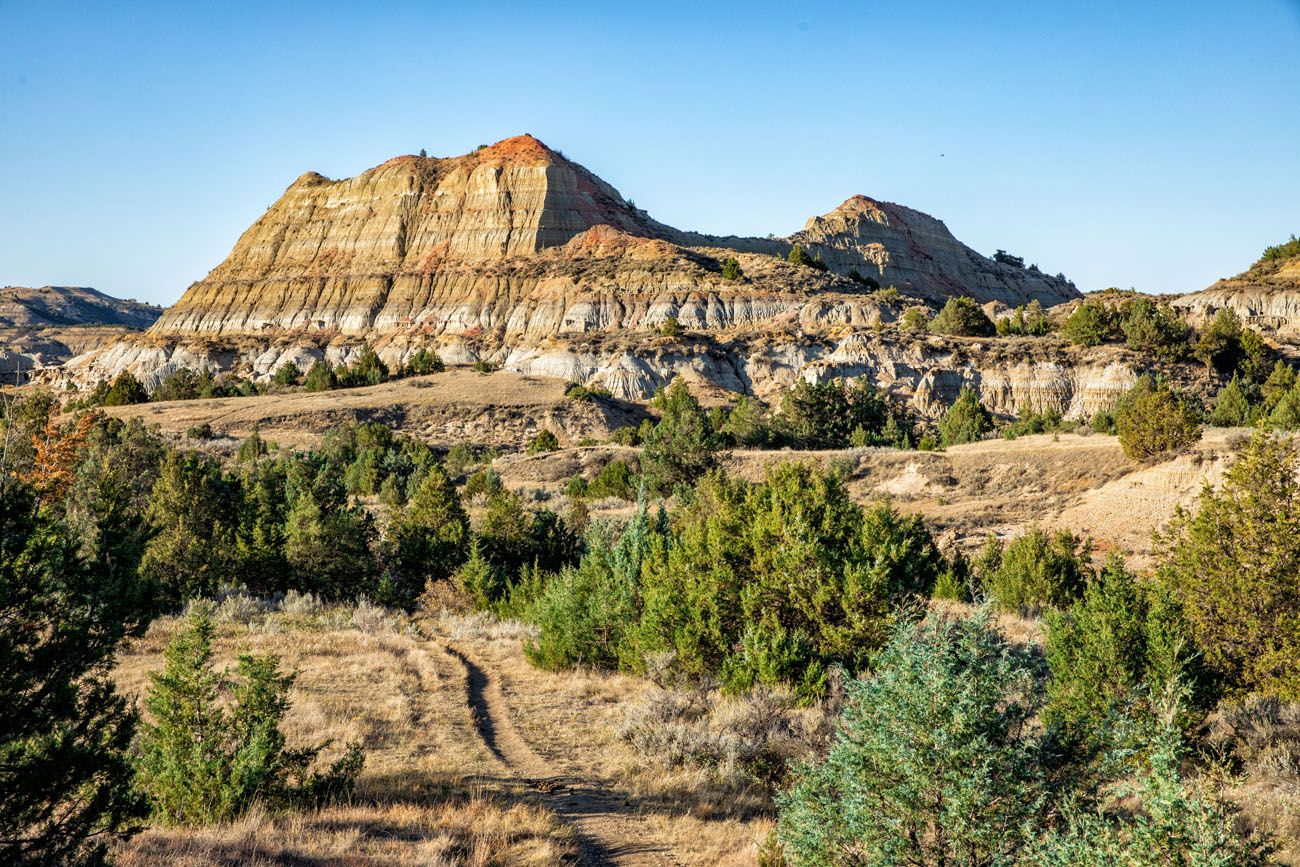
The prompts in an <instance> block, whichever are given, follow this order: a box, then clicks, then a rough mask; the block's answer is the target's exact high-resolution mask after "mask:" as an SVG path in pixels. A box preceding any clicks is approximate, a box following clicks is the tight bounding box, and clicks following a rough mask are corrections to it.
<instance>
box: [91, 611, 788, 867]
mask: <svg viewBox="0 0 1300 867" xmlns="http://www.w3.org/2000/svg"><path fill="white" fill-rule="evenodd" d="M352 611H353V610H352V609H348V608H341V609H326V610H325V611H323V612H322V613H318V614H313V615H310V616H299V615H290V614H285V613H282V612H273V613H270V614H261V615H256V616H253V617H252V618H251V619H250V620H249V622H247V623H244V622H239V619H235V620H233V621H231V620H226V621H225V622H223V623H222V625H221V626H220V630H219V641H218V664H219V665H223V664H224V665H230V664H233V661H234V659H235V656H236V655H237V654H238V653H241V652H255V653H274V654H277V655H279V656H280V657H281V659H282V662H283V665H284V667H285V668H286V669H288V670H293V671H297V672H298V673H299V676H298V681H297V684H296V685H295V687H294V690H293V706H292V709H291V711H290V714H289V716H288V718H287V722H286V726H285V728H286V734H287V735H288V738H289V743H290V745H291V746H292V745H301V744H309V743H314V742H320V741H321V740H326V739H332V740H333V741H334V742H335V743H336V744H339V745H341V744H343V743H345V742H347V741H349V740H361V741H362V742H363V743H364V744H365V745H366V766H365V769H364V771H363V772H362V775H361V777H360V778H359V780H358V785H357V789H356V792H355V795H354V797H353V798H352V800H351V802H350V803H347V804H340V805H336V806H332V807H329V808H326V809H322V810H320V811H316V812H309V813H305V814H296V813H295V814H289V815H279V816H276V815H269V814H267V813H265V812H263V811H254V812H253V813H251V814H249V815H247V816H245V817H243V818H242V819H240V820H238V821H236V822H233V823H231V824H227V825H220V826H216V827H208V828H202V829H198V830H194V829H165V828H149V829H146V830H145V831H143V832H142V833H140V834H139V835H137V836H135V837H134V838H132V839H131V840H129V841H128V842H126V843H124V844H122V845H121V846H120V847H119V850H118V852H117V857H118V860H119V863H120V864H122V865H127V867H135V865H140V867H144V865H154V864H176V865H195V867H197V865H209V864H230V865H234V864H264V865H272V864H275V865H279V864H294V865H301V864H311V865H362V864H365V865H370V864H394V865H417V864H418V865H452V864H472V865H488V864H521V865H533V864H537V865H540V864H554V863H564V862H586V861H590V862H592V863H606V862H608V863H619V864H681V865H692V864H713V865H731V864H735V865H740V864H752V863H754V861H755V856H756V853H757V847H758V845H759V844H760V843H761V842H762V841H763V840H764V839H765V838H766V837H767V836H768V834H769V833H770V831H771V829H772V822H771V820H770V818H768V817H767V809H766V808H767V807H769V804H768V802H767V800H766V796H765V795H764V794H763V793H761V792H759V791H758V790H757V789H756V788H751V787H747V786H745V785H741V786H737V785H735V784H734V783H732V782H729V781H727V780H722V779H719V778H718V777H717V775H715V774H713V773H712V772H710V771H708V770H706V769H698V768H696V769H692V770H679V771H676V772H674V771H669V770H665V769H664V768H662V767H658V766H654V765H649V764H647V763H646V762H645V761H644V760H643V759H641V758H640V757H638V756H636V755H634V754H633V753H632V751H631V750H630V749H629V748H628V746H627V745H626V744H624V743H623V742H622V741H621V740H619V738H618V737H617V733H616V732H617V728H618V725H619V723H620V721H621V720H622V718H623V715H624V713H625V711H626V708H627V707H628V705H629V703H631V702H634V701H635V700H636V699H637V697H638V696H639V695H640V694H641V692H642V691H643V690H645V689H646V688H647V685H646V684H645V683H644V682H643V681H641V680H638V679H635V678H629V677H624V676H619V675H606V674H598V673H593V672H567V673H564V674H552V673H548V672H543V671H538V670H536V669H534V668H532V667H531V666H530V665H529V664H528V663H527V662H526V661H525V660H524V658H523V655H522V651H521V644H520V636H521V634H522V627H520V626H519V625H517V624H513V623H509V622H507V623H504V624H503V623H496V622H494V621H493V620H491V619H490V618H488V617H486V616H484V615H458V614H439V615H437V616H433V617H424V618H417V619H410V618H406V617H403V616H400V615H384V614H381V613H378V610H377V609H373V608H368V607H364V606H363V608H362V609H361V610H360V616H354V615H353V613H352ZM179 622H180V620H179V618H176V617H171V618H163V619H161V620H159V621H157V622H155V623H154V624H153V626H152V627H151V628H150V630H149V632H148V633H147V634H146V635H145V636H144V637H142V638H140V639H138V640H135V641H133V642H132V643H131V644H130V645H129V646H128V647H127V648H126V649H125V651H124V652H123V653H122V654H121V657H120V660H119V664H118V666H117V669H116V672H115V679H116V681H117V682H118V684H119V685H120V687H121V688H122V689H123V690H124V691H125V692H126V693H128V694H130V695H133V696H136V697H142V696H143V695H144V692H145V690H146V689H147V686H148V675H149V673H150V672H152V671H158V670H160V669H161V667H162V657H161V653H162V650H163V649H164V647H165V646H166V643H167V641H168V640H169V639H170V637H171V636H172V634H173V633H174V632H175V630H176V628H177V626H178V624H179ZM472 672H477V673H479V674H480V675H482V676H485V677H486V678H487V679H489V681H490V686H489V691H490V693H491V700H490V707H480V708H479V709H478V712H479V719H476V710H475V708H473V707H472V706H471V701H472V700H473V687H472V684H471V682H470V681H471V673H472ZM480 691H481V690H480ZM484 711H485V712H486V713H487V714H490V719H489V720H488V726H490V727H491V728H490V729H489V730H488V732H487V734H486V736H485V732H484V725H483V723H482V721H481V720H482V714H483V712H484Z"/></svg>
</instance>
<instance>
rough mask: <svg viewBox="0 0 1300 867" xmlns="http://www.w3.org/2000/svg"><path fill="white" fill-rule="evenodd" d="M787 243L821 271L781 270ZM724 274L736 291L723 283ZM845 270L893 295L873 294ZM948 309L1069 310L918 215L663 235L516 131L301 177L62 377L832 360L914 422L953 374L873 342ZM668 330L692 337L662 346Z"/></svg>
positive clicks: (607, 375)
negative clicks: (293, 367) (918, 407)
mask: <svg viewBox="0 0 1300 867" xmlns="http://www.w3.org/2000/svg"><path fill="white" fill-rule="evenodd" d="M795 243H799V244H802V245H804V246H805V247H807V248H808V249H809V250H810V252H812V253H813V255H814V256H817V257H819V258H820V259H821V260H822V261H823V263H824V264H825V265H826V266H827V267H826V268H825V269H824V270H816V269H812V268H808V267H804V266H799V265H791V264H789V263H788V262H786V261H785V255H786V253H787V252H788V251H789V250H790V248H791V246H792V245H793V244H795ZM730 257H734V258H736V259H737V260H738V261H739V263H740V265H741V269H742V270H743V277H742V278H740V279H731V280H728V279H725V278H724V277H723V263H724V262H725V260H726V259H727V258H730ZM854 271H855V272H857V275H858V276H859V277H860V278H870V280H872V281H874V282H875V283H876V284H878V285H881V286H889V285H893V286H895V287H897V289H898V290H899V291H900V292H901V293H902V294H903V296H904V297H903V298H902V299H901V300H900V299H898V298H895V297H892V296H889V295H882V294H873V293H872V292H871V291H870V289H869V288H868V285H869V284H866V283H865V282H864V281H863V280H861V279H849V276H848V275H849V274H850V272H854ZM956 294H966V295H970V296H972V297H975V298H976V299H978V300H979V301H981V302H999V303H1003V304H1008V305H1017V304H1023V303H1026V302H1028V301H1030V300H1033V299H1037V300H1039V301H1040V302H1042V303H1043V304H1044V305H1048V306H1050V305H1052V304H1055V303H1058V302H1061V301H1065V300H1069V299H1072V298H1075V297H1078V292H1077V290H1075V288H1074V287H1073V285H1072V284H1069V283H1068V282H1066V281H1064V280H1063V279H1059V278H1053V277H1048V276H1046V275H1043V274H1040V273H1038V272H1036V271H1031V270H1026V269H1019V268H1013V267H1009V266H1006V265H1002V264H999V263H995V262H993V261H991V260H989V259H987V258H985V257H983V256H981V255H979V254H978V253H976V252H974V251H973V250H971V249H969V248H967V247H965V246H964V245H963V244H961V243H960V242H959V241H957V239H956V238H954V237H953V236H952V234H951V233H950V232H949V231H948V230H947V228H946V227H945V226H944V225H943V223H942V222H940V221H938V220H936V219H934V218H932V217H929V216H927V215H925V214H922V213H920V212H918V211H914V210H912V209H910V208H904V207H902V206H899V205H893V204H889V203H884V202H876V201H874V200H871V199H868V198H866V197H863V196H855V197H853V198H851V199H849V200H848V201H847V202H845V203H844V204H843V205H841V206H840V207H839V208H836V209H835V210H834V211H832V212H830V213H829V214H826V215H824V216H821V217H815V218H813V219H812V220H810V221H809V222H808V224H807V226H806V227H805V228H804V230H803V231H802V232H799V233H797V234H795V235H793V236H791V237H790V238H768V239H759V238H736V237H727V238H723V237H713V236H704V235H699V234H693V233H684V232H680V231H678V230H676V229H673V228H672V227H669V226H666V225H663V224H661V223H658V222H656V221H654V220H652V219H651V218H650V217H649V216H648V215H647V214H646V213H645V212H644V211H641V210H638V209H637V208H635V207H634V206H633V205H631V204H630V203H629V202H628V201H626V200H625V199H624V198H623V197H622V196H621V195H620V194H619V193H618V191H617V190H615V189H614V188H613V187H611V186H610V185H608V184H606V183H605V182H604V181H602V180H600V179H599V178H597V177H596V176H595V175H593V174H592V173H590V172H589V171H587V170H586V169H584V168H583V167H582V166H580V165H578V164H576V163H574V162H572V161H570V160H568V159H566V158H565V157H563V156H562V155H561V154H559V153H558V152H556V151H553V150H550V149H549V148H547V147H545V146H544V145H542V144H541V143H540V142H538V141H537V140H536V139H533V138H531V137H529V136H521V137H518V138H514V139H507V140H505V141H503V142H499V143H497V144H496V145H493V146H491V147H487V148H481V149H480V150H478V151H476V152H474V153H472V154H467V155H465V156H461V157H453V158H448V159H433V158H425V157H398V158H396V159H393V160H389V161H388V162H386V163H384V164H383V165H380V166H378V167H376V168H374V169H371V170H369V171H367V172H364V173H362V174H360V175H358V176H357V177H355V178H349V179H344V180H338V181H331V180H328V179H326V178H324V177H321V176H320V175H317V174H314V173H309V174H306V175H303V176H302V177H300V178H299V179H298V180H297V181H295V182H294V183H293V184H292V185H291V186H290V187H289V189H288V190H287V191H286V192H285V193H284V195H283V196H282V197H281V198H280V200H279V201H277V202H276V203H275V204H274V205H273V206H272V207H271V208H270V209H268V210H267V212H266V213H265V214H264V215H263V216H262V217H261V218H260V219H259V220H258V221H257V222H256V223H255V224H254V225H253V226H252V227H250V228H249V229H248V230H247V231H246V232H245V233H244V235H243V236H242V237H241V238H240V239H239V242H238V243H237V244H236V245H235V248H234V250H233V251H232V252H231V254H230V255H229V256H228V257H227V259H226V260H225V261H224V262H222V263H221V264H220V265H218V266H217V267H216V268H215V269H213V270H212V272H211V273H209V274H208V275H207V277H205V278H204V279H203V280H201V281H199V282H198V283H195V284H194V285H193V286H191V287H190V288H189V290H188V291H187V292H186V293H185V295H184V296H183V297H182V298H181V299H180V301H179V302H177V303H176V304H175V305H174V306H173V307H171V308H170V309H168V310H167V311H166V313H165V314H164V315H163V316H162V317H161V318H160V319H159V320H158V322H157V323H156V324H155V325H154V326H153V327H152V328H151V329H150V330H149V332H148V333H147V334H146V335H145V336H144V337H142V338H131V339H126V340H122V341H119V342H118V343H116V344H114V345H111V346H108V347H105V348H103V349H100V350H98V351H96V352H94V353H91V354H89V355H87V356H84V357H79V358H77V359H74V360H73V361H72V362H70V363H69V364H68V365H67V366H66V369H65V373H66V376H67V377H68V378H71V379H73V380H75V381H78V382H81V383H89V382H93V381H94V380H95V379H98V378H110V377H111V376H113V375H116V373H117V372H119V371H121V370H131V371H132V372H133V373H135V374H136V375H137V376H140V377H141V378H143V379H144V380H145V381H146V382H149V381H153V382H156V381H158V380H159V379H160V378H162V377H163V376H166V375H167V374H168V373H170V372H171V371H173V370H175V369H176V368H178V367H181V366H187V367H200V368H216V369H222V370H236V371H242V372H246V373H251V374H254V375H259V376H267V375H269V374H270V373H271V372H273V371H274V370H275V368H276V367H278V366H279V365H281V364H284V363H286V362H287V361H289V360H294V361H295V362H297V363H298V364H299V366H300V367H301V366H303V365H304V364H310V363H311V362H312V360H314V359H315V358H318V357H329V358H330V359H331V360H333V361H345V360H347V358H349V357H350V356H351V355H352V354H354V353H355V352H356V351H357V350H358V347H359V346H360V345H361V343H362V341H366V342H369V343H370V344H371V345H373V346H375V347H376V348H377V349H378V350H379V351H380V354H381V356H383V357H384V358H385V359H386V360H387V361H388V362H389V363H390V364H397V363H400V361H402V360H403V359H404V358H406V357H407V356H409V355H410V354H411V353H413V352H414V351H416V349H418V348H422V347H428V348H433V349H436V350H437V351H438V352H439V353H440V354H441V355H442V356H443V358H444V360H446V361H448V362H450V363H458V362H472V361H476V360H480V359H490V360H493V361H495V362H498V363H501V364H504V365H505V366H507V367H510V368H513V369H516V370H519V371H521V372H527V373H536V374H544V375H548V376H560V377H564V378H566V379H571V380H573V381H577V382H588V383H596V384H600V385H604V386H606V387H608V388H609V389H610V390H611V391H612V392H614V394H616V395H618V396H620V397H625V398H629V399H643V398H646V397H648V396H649V395H650V394H651V393H652V392H653V389H654V388H655V387H656V386H658V385H661V384H663V382H665V381H667V380H669V379H671V378H672V376H673V375H674V372H675V371H676V372H694V373H698V374H699V375H701V376H705V377H706V378H708V379H709V380H710V381H713V382H715V383H716V384H718V385H720V386H722V387H725V388H727V389H730V390H734V391H741V392H748V393H755V394H765V393H770V392H773V391H774V390H776V389H779V388H781V387H784V386H787V385H789V384H790V382H792V381H793V380H794V378H795V377H798V376H808V377H820V376H825V375H832V374H831V371H832V369H833V365H834V364H839V363H840V361H836V360H833V359H831V360H828V359H827V358H826V356H828V355H830V354H833V353H836V352H838V353H839V354H840V355H839V358H840V359H841V360H842V361H843V364H844V365H845V369H846V370H847V369H849V368H853V367H854V366H855V365H856V366H857V367H860V368H862V369H864V370H866V369H868V368H870V369H871V370H872V371H879V376H880V377H881V380H882V382H885V383H887V384H888V383H898V384H899V388H903V385H902V384H904V383H907V384H908V387H915V388H916V389H919V392H918V398H917V399H918V401H919V402H920V404H922V405H924V406H927V407H928V406H929V405H930V404H931V403H932V402H933V401H932V399H931V398H929V397H926V395H927V394H940V393H946V392H945V389H946V388H947V386H946V385H942V384H936V383H938V380H935V381H934V382H930V381H927V380H926V376H931V379H934V377H940V372H939V370H940V368H941V367H942V366H943V365H952V364H958V362H957V361H956V360H955V359H954V358H953V357H951V356H944V355H943V354H942V353H939V354H934V353H931V355H927V356H926V358H930V357H933V359H934V363H933V364H931V363H930V362H929V361H925V362H924V363H921V364H920V366H919V367H917V368H916V370H914V371H911V370H910V369H909V371H910V372H907V373H905V374H895V373H893V372H891V371H893V370H895V369H898V370H901V369H902V368H901V367H900V365H903V364H904V361H905V359H908V358H911V357H912V355H915V354H917V353H921V354H923V355H924V354H925V352H928V350H924V349H923V347H921V346H920V344H918V346H917V347H912V346H909V345H908V343H909V341H908V340H906V339H902V338H901V337H900V338H898V339H896V340H894V341H893V342H892V343H889V345H888V346H886V343H885V342H884V341H883V339H873V338H871V337H869V336H868V335H869V333H870V332H871V331H872V330H873V329H879V328H880V327H881V326H888V324H889V323H891V322H893V321H894V320H895V319H896V318H897V317H898V316H899V315H901V313H902V311H903V309H905V307H906V306H907V305H908V304H910V303H918V302H917V301H916V300H911V301H909V300H907V299H908V297H910V298H912V299H926V300H942V299H943V298H945V297H948V296H951V295H956ZM670 318H674V319H676V320H677V321H678V322H679V323H680V324H681V326H683V327H684V328H685V329H687V331H688V334H689V335H690V338H689V340H687V341H684V342H683V341H676V344H675V345H668V344H666V343H665V342H664V341H663V339H661V338H660V337H659V336H658V330H659V329H660V327H661V326H662V325H663V324H664V323H665V322H666V321H667V320H669V319H670ZM854 340H856V341H858V343H853V342H852V341H854ZM846 341H847V342H846ZM669 343H673V342H672V341H669ZM921 343H924V342H923V341H922V342H921ZM853 347H858V348H853ZM963 363H964V362H963ZM828 365H830V366H828ZM959 366H960V365H959ZM943 369H945V370H948V373H947V374H944V376H949V378H951V376H952V375H955V376H957V377H958V378H961V377H965V376H968V374H969V370H968V369H967V368H966V367H963V368H962V370H963V371H966V372H963V373H957V374H954V373H953V370H955V369H956V368H952V367H948V368H943ZM872 375H873V376H874V375H877V374H876V373H873V374H872ZM1006 376H1012V374H1007V375H1006ZM1004 378H1005V377H1004ZM1013 378H1014V377H1013ZM994 379H996V377H994ZM944 381H945V382H946V381H947V380H944ZM991 381H993V380H991ZM1054 387H1055V386H1054ZM1062 389H1065V391H1068V392H1069V393H1070V394H1071V395H1073V394H1075V393H1076V392H1077V391H1078V389H1077V388H1075V387H1074V386H1070V387H1069V388H1068V389H1067V388H1065V387H1064V386H1062V387H1057V391H1060V392H1062V393H1065V391H1062ZM994 390H996V389H994ZM1025 399H1026V400H1028V399H1030V398H1028V397H1026V398H1025ZM1034 399H1036V398H1034ZM1000 400H1002V402H1003V403H1006V402H1007V401H1010V403H1015V402H1016V401H1018V400H1020V398H1019V397H1007V398H1004V399H1000ZM1073 400H1074V398H1073V397H1070V401H1073Z"/></svg>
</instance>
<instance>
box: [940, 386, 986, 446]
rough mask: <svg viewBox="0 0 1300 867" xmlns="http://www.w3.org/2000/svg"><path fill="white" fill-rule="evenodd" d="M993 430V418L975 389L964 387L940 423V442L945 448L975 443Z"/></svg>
mask: <svg viewBox="0 0 1300 867" xmlns="http://www.w3.org/2000/svg"><path fill="white" fill-rule="evenodd" d="M991 430H993V416H992V415H991V414H990V413H989V411H988V410H987V409H985V408H984V405H983V404H982V403H980V399H979V396H978V395H977V394H976V393H975V389H973V388H971V387H970V386H963V387H962V390H961V392H960V393H958V395H957V399H956V400H955V401H953V403H952V406H950V407H948V410H947V412H945V413H944V414H943V419H942V420H941V421H940V422H939V441H940V442H941V443H943V445H944V446H945V447H947V446H956V445H961V444H963V443H973V442H976V441H977V440H979V439H980V438H981V437H982V436H983V435H984V434H986V433H988V432H989V431H991Z"/></svg>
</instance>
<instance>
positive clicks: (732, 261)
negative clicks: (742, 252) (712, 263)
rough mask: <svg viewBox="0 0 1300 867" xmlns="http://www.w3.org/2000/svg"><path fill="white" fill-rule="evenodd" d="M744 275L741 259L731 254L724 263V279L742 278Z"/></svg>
mask: <svg viewBox="0 0 1300 867" xmlns="http://www.w3.org/2000/svg"><path fill="white" fill-rule="evenodd" d="M744 276H745V272H744V270H742V269H741V267H740V260H739V259H737V258H736V257H735V256H729V257H728V258H727V260H726V261H725V262H723V263H722V279H723V280H740V279H743V278H744Z"/></svg>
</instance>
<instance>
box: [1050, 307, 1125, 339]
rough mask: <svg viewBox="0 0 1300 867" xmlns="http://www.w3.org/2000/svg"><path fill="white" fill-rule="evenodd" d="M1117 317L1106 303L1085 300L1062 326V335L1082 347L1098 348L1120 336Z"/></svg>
mask: <svg viewBox="0 0 1300 867" xmlns="http://www.w3.org/2000/svg"><path fill="white" fill-rule="evenodd" d="M1118 331H1119V328H1118V326H1117V324H1116V321H1115V315H1114V313H1112V312H1111V310H1110V308H1108V307H1107V306H1106V304H1105V302H1103V301H1100V300H1094V299H1092V298H1088V299H1085V300H1084V301H1083V303H1081V304H1079V305H1078V306H1077V307H1075V308H1074V311H1073V312H1072V313H1071V314H1070V315H1069V316H1068V317H1067V318H1066V320H1065V322H1064V323H1063V324H1062V325H1061V334H1062V335H1064V336H1065V338H1066V339H1067V340H1069V341H1070V342H1071V343H1077V344H1079V345H1080V346H1098V345H1100V344H1102V343H1106V342H1108V341H1110V340H1114V339H1115V338H1116V337H1117V336H1118Z"/></svg>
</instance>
